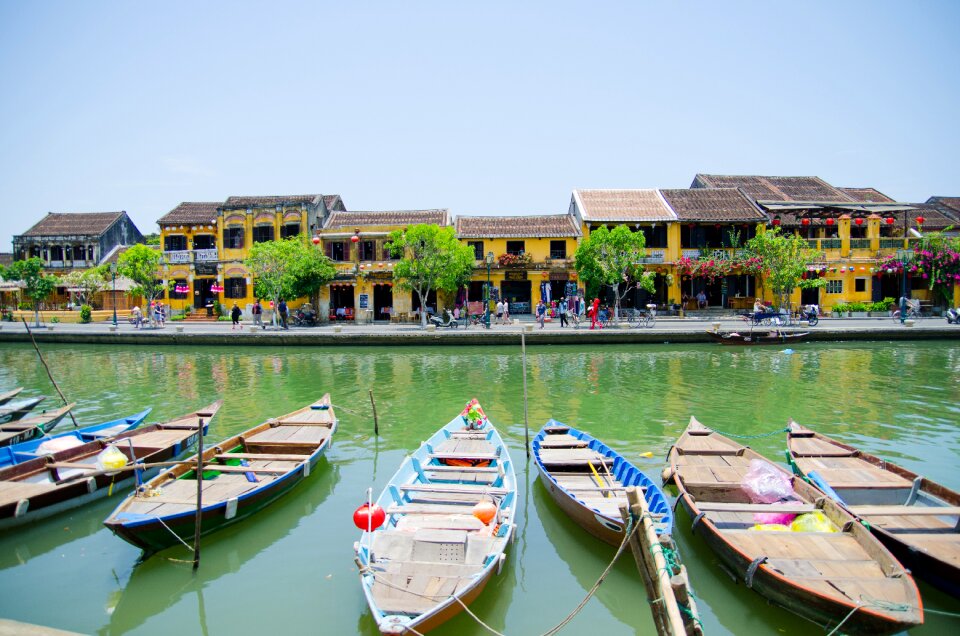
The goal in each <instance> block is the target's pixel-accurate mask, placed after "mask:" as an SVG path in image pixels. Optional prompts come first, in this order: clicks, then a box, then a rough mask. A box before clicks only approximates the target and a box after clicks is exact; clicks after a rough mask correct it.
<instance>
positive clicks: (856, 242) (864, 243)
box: [850, 239, 870, 250]
mask: <svg viewBox="0 0 960 636" xmlns="http://www.w3.org/2000/svg"><path fill="white" fill-rule="evenodd" d="M850 249H852V250H868V249H870V239H850Z"/></svg>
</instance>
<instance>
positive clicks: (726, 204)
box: [660, 188, 767, 223]
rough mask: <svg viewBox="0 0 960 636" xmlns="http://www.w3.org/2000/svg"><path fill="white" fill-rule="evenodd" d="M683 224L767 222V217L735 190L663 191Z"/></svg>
mask: <svg viewBox="0 0 960 636" xmlns="http://www.w3.org/2000/svg"><path fill="white" fill-rule="evenodd" d="M660 193H661V194H662V195H663V198H664V199H666V200H667V203H668V204H669V205H670V207H671V208H673V211H674V212H676V214H677V219H678V220H680V221H736V222H738V223H742V222H744V221H753V222H759V221H765V220H766V218H767V216H766V215H765V214H764V213H763V212H761V211H760V210H758V209H757V207H756V206H755V205H753V203H751V202H750V200H749V199H748V198H747V197H746V196H745V195H744V194H743V193H742V192H741V191H740V190H738V189H736V188H716V189H714V188H688V189H676V190H660Z"/></svg>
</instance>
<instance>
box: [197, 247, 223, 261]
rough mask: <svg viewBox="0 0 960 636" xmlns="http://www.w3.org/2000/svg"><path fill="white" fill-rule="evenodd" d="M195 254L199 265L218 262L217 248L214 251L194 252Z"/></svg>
mask: <svg viewBox="0 0 960 636" xmlns="http://www.w3.org/2000/svg"><path fill="white" fill-rule="evenodd" d="M193 254H194V258H195V259H196V260H197V262H198V263H209V262H211V261H215V260H217V250H216V248H214V249H212V250H193Z"/></svg>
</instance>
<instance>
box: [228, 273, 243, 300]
mask: <svg viewBox="0 0 960 636" xmlns="http://www.w3.org/2000/svg"><path fill="white" fill-rule="evenodd" d="M223 297H224V298H246V297H247V279H246V278H228V279H226V280H225V281H223Z"/></svg>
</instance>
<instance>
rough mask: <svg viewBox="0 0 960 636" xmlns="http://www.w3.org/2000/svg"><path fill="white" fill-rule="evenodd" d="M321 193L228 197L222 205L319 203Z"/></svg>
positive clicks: (230, 206)
mask: <svg viewBox="0 0 960 636" xmlns="http://www.w3.org/2000/svg"><path fill="white" fill-rule="evenodd" d="M322 196H323V195H320V194H288V195H277V196H265V197H227V200H226V201H224V202H223V205H222V206H221V207H223V208H262V207H270V206H275V205H280V204H286V205H300V204H301V203H307V204H310V205H319V203H320V198H321V197H322Z"/></svg>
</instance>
